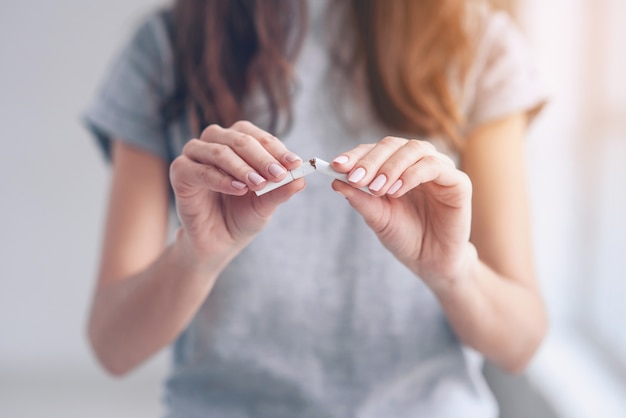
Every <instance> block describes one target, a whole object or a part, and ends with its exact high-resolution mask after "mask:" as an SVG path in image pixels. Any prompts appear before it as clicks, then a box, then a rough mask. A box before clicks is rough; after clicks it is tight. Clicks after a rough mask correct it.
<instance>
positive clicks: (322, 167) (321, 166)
mask: <svg viewBox="0 0 626 418" xmlns="http://www.w3.org/2000/svg"><path fill="white" fill-rule="evenodd" d="M309 163H310V164H311V165H312V166H314V167H315V169H316V171H318V172H319V173H322V174H324V175H325V176H328V177H332V178H334V179H337V180H340V181H343V182H344V183H347V184H349V185H350V186H352V183H350V182H349V181H348V175H347V174H344V173H340V172H338V171H335V169H334V168H332V167H331V166H330V164H329V163H328V162H327V161H324V160H322V159H321V158H313V159H311V160H309ZM359 190H362V191H364V192H366V193H369V194H372V192H370V190H369V189H368V188H367V187H360V188H359Z"/></svg>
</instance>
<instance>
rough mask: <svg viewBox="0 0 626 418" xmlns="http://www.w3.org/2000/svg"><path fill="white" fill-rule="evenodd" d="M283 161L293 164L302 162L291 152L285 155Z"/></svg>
mask: <svg viewBox="0 0 626 418" xmlns="http://www.w3.org/2000/svg"><path fill="white" fill-rule="evenodd" d="M285 160H287V161H289V162H290V163H295V162H296V161H302V158H300V157H299V156H297V155H296V154H294V153H293V152H288V153H287V154H285Z"/></svg>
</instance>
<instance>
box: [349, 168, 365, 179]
mask: <svg viewBox="0 0 626 418" xmlns="http://www.w3.org/2000/svg"><path fill="white" fill-rule="evenodd" d="M363 177H365V169H364V168H363V167H359V168H357V169H356V170H354V171H353V172H352V174H350V177H348V181H349V182H351V183H358V182H359V181H361V180H363Z"/></svg>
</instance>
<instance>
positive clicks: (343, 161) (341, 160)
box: [333, 155, 348, 164]
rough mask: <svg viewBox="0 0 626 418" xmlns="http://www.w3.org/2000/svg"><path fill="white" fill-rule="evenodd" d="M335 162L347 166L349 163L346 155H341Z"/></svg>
mask: <svg viewBox="0 0 626 418" xmlns="http://www.w3.org/2000/svg"><path fill="white" fill-rule="evenodd" d="M333 162H334V163H336V164H345V163H347V162H348V157H346V156H345V155H340V156H339V157H337V158H335V159H334V160H333Z"/></svg>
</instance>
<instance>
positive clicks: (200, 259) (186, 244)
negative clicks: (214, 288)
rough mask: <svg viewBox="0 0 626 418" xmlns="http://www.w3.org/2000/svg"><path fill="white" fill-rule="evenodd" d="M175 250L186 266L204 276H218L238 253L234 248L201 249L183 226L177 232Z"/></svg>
mask: <svg viewBox="0 0 626 418" xmlns="http://www.w3.org/2000/svg"><path fill="white" fill-rule="evenodd" d="M174 251H175V252H176V253H177V254H178V258H179V260H181V262H182V263H183V265H184V266H185V268H188V269H189V270H192V271H195V272H197V273H199V274H201V275H202V276H207V275H209V276H217V275H218V274H219V273H220V272H221V271H222V270H223V269H224V267H226V266H227V265H228V263H229V262H230V261H231V260H232V259H233V257H235V255H236V254H237V253H238V251H237V250H236V249H234V248H213V249H211V250H210V251H201V250H200V249H199V248H198V247H197V246H196V245H195V244H194V242H193V240H192V239H191V237H190V236H189V234H188V233H187V231H186V230H185V228H183V227H180V228H179V229H178V231H177V232H176V239H175V241H174Z"/></svg>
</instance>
